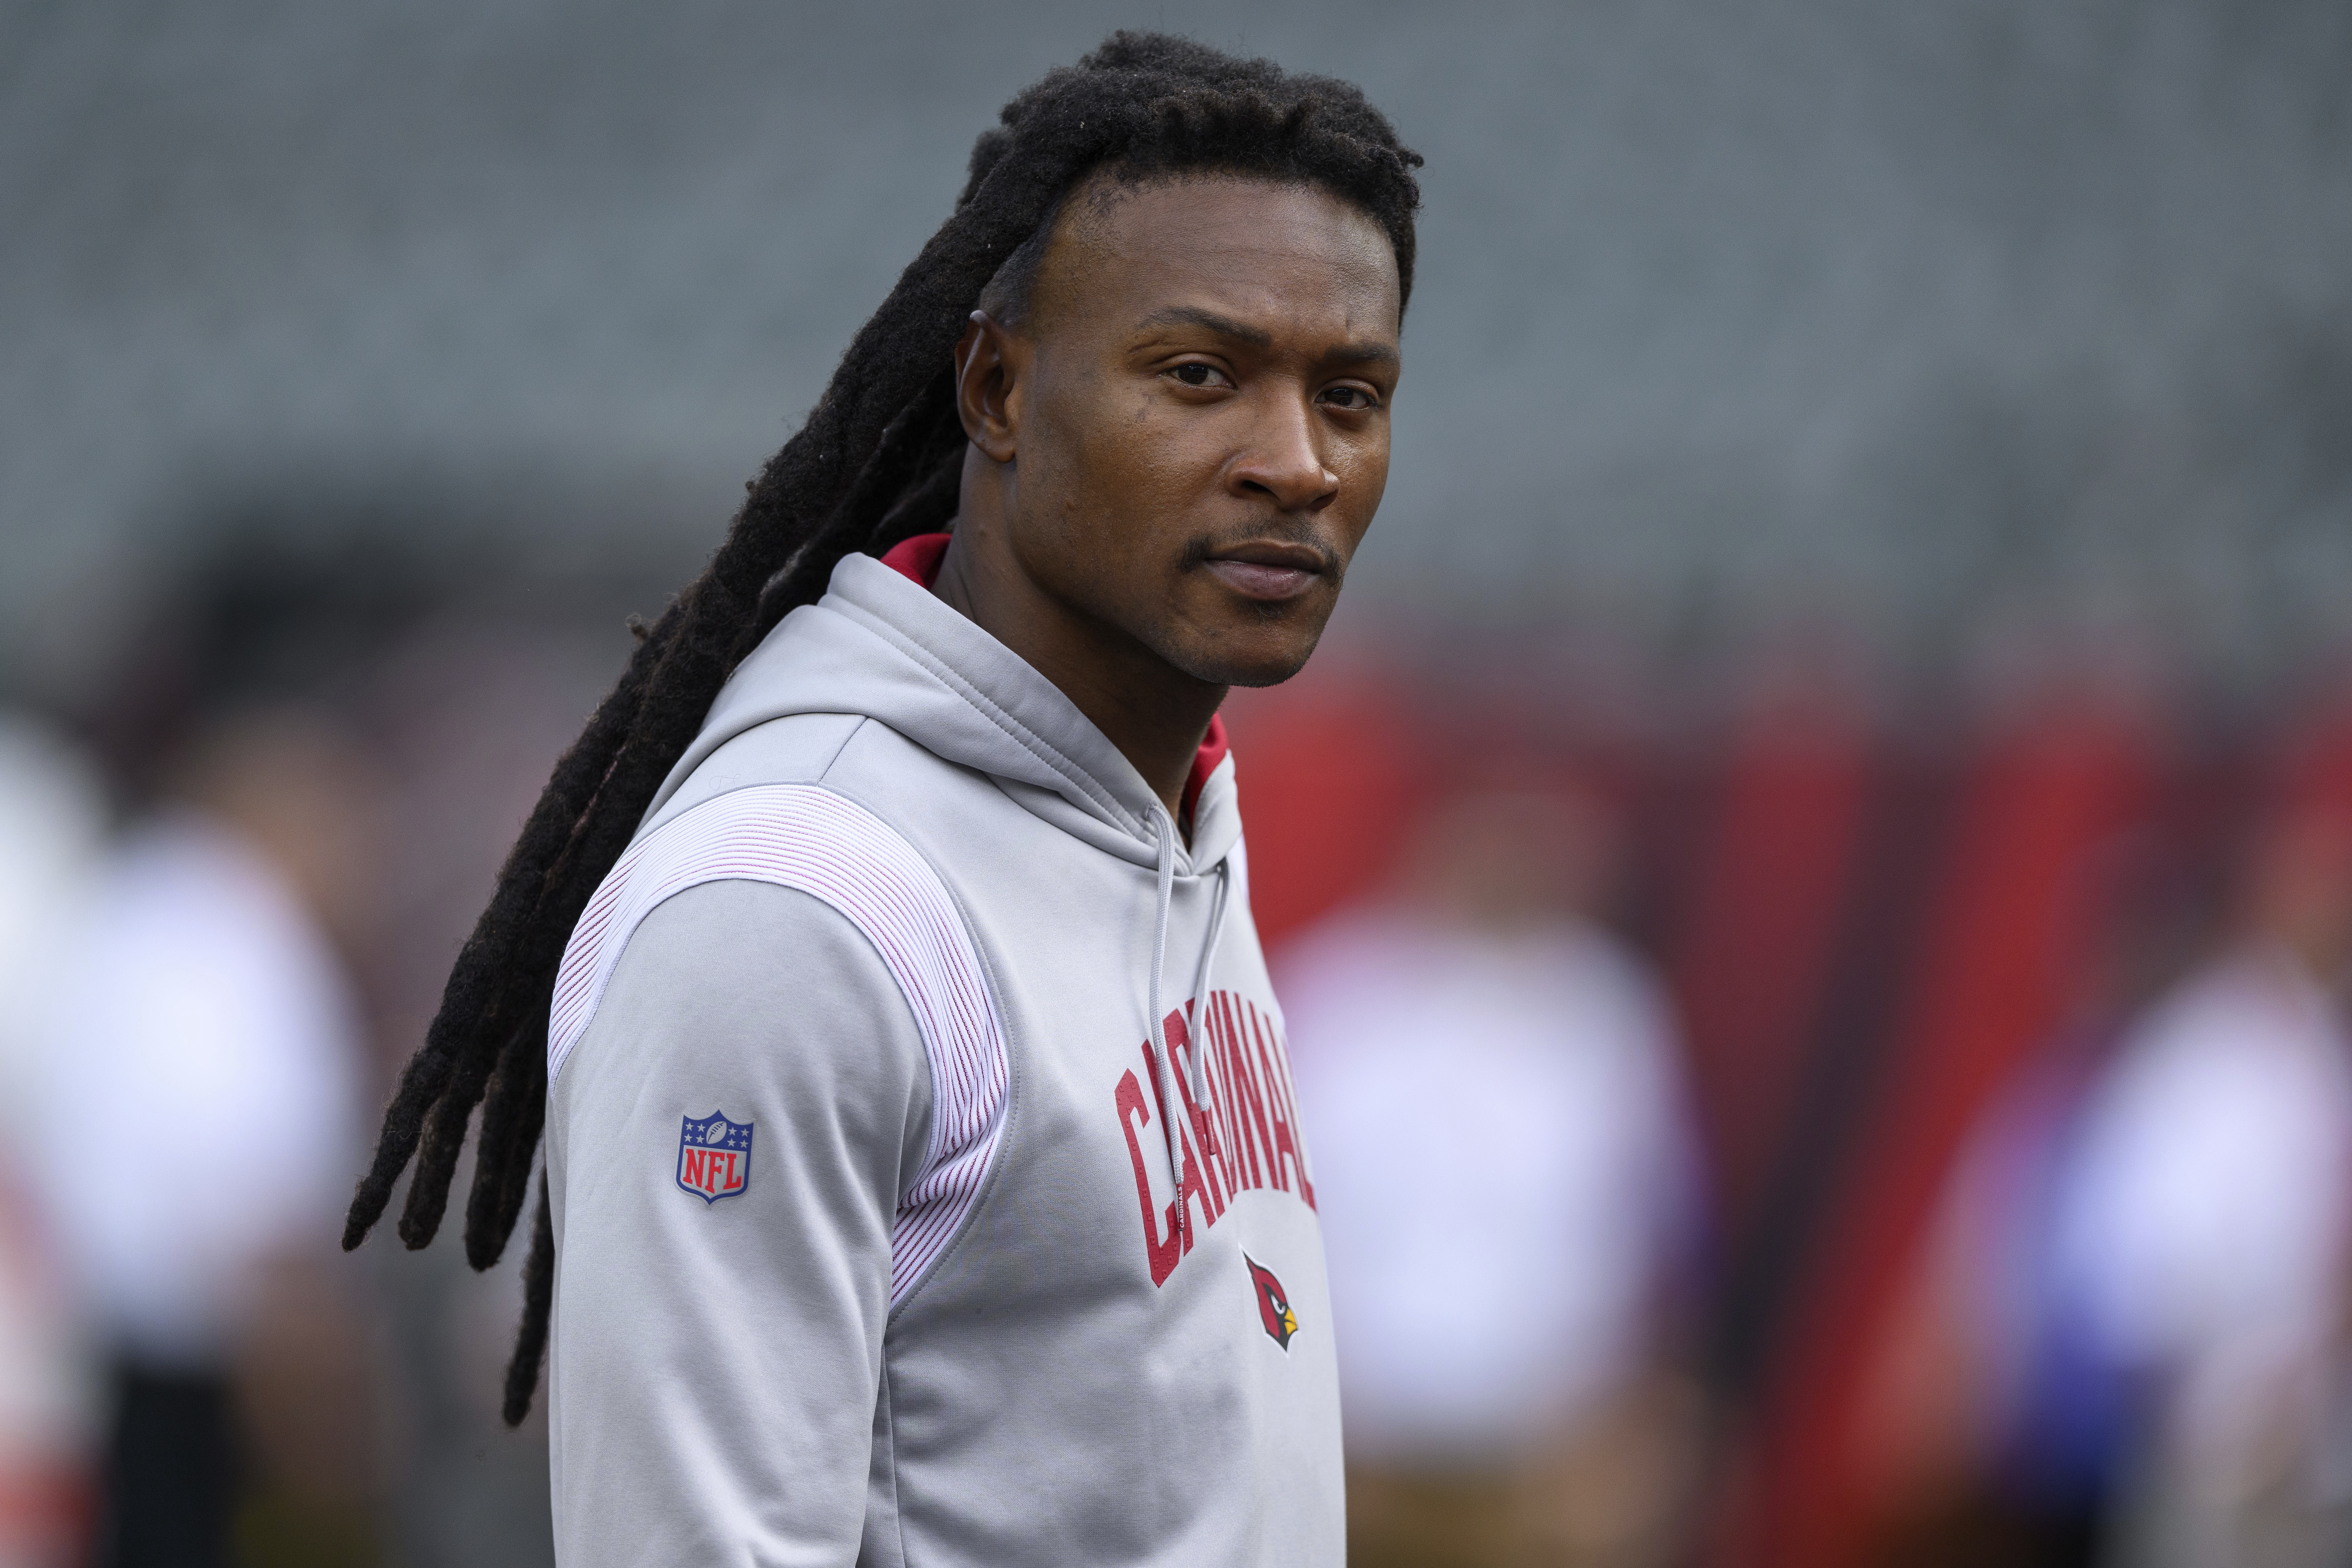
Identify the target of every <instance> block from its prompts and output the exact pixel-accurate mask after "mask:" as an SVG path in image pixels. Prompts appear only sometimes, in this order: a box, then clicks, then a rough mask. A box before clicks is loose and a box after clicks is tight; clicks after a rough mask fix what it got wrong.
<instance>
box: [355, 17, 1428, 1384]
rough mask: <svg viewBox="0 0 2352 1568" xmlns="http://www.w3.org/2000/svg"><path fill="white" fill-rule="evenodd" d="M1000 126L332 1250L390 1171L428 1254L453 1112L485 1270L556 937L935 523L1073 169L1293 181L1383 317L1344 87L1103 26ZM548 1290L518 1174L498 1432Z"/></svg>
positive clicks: (948, 509)
mask: <svg viewBox="0 0 2352 1568" xmlns="http://www.w3.org/2000/svg"><path fill="white" fill-rule="evenodd" d="M1000 119H1001V123H1000V124H998V125H997V126H995V127H993V128H992V129H990V130H989V131H987V132H983V133H982V136H981V138H980V140H979V142H978V143H977V144H976V145H975V146H974V147H973V149H972V153H971V175H970V178H969V179H967V180H966V182H965V184H964V188H963V193H962V195H960V196H959V197H958V198H957V200H956V205H955V211H954V214H953V215H952V216H950V217H949V219H948V220H947V222H946V223H945V224H943V225H941V226H940V230H939V232H938V233H937V234H935V235H933V236H932V237H931V239H930V242H929V244H927V245H925V246H924V247H923V250H922V254H921V255H919V256H918V257H917V258H915V260H914V263H913V264H912V265H911V266H909V267H908V268H907V269H906V271H905V272H904V273H902V274H900V275H899V278H898V286H897V287H896V288H894V289H891V291H890V295H889V297H888V298H887V299H886V300H883V302H882V307H881V309H880V310H877V311H876V312H875V313H874V316H873V318H872V319H871V320H870V321H867V322H866V325H865V326H864V327H863V328H861V329H860V330H859V331H858V333H857V336H856V338H855V339H854V340H853V341H852V342H851V343H850V346H849V352H848V353H846V354H845V355H843V357H842V361H841V364H840V367H839V368H838V369H837V370H835V372H834V375H833V381H832V383H831V384H829V385H828V386H827V387H826V388H825V390H824V395H823V396H822V397H820V398H819V399H818V400H817V404H816V407H815V409H814V411H813V412H812V413H811V414H810V415H809V417H808V421H807V423H806V424H805V425H803V426H802V427H801V429H800V431H799V432H798V433H797V434H796V435H794V436H793V437H792V438H791V439H790V440H789V441H787V442H786V443H785V444H784V447H783V449H782V451H780V452H778V453H777V454H776V455H775V457H774V458H772V459H770V460H769V462H768V465H767V467H766V468H765V469H764V470H762V471H761V475H760V477H759V478H758V479H756V480H754V481H752V482H751V484H750V485H748V486H747V487H746V489H747V492H748V494H747V497H746V499H745V500H744V502H743V507H742V510H740V512H738V513H737V514H736V517H735V521H734V525H733V526H732V527H731V528H730V530H729V531H728V534H727V538H726V541H725V542H723V543H721V544H720V545H719V551H718V553H717V554H715V555H714V556H713V557H712V558H711V561H710V564H709V567H708V568H707V569H706V570H705V571H704V572H703V574H702V575H701V576H699V577H698V578H697V579H695V581H694V582H693V583H691V584H688V586H687V588H686V589H685V591H684V592H682V593H681V594H679V595H678V596H677V599H676V600H675V601H673V602H672V603H671V605H670V606H669V608H668V609H667V611H666V612H665V613H664V614H663V615H662V616H661V617H660V618H659V620H657V621H656V622H655V623H654V624H653V626H651V627H649V628H642V629H640V631H639V637H640V638H641V641H640V642H639V645H638V647H637V648H636V651H635V654H634V655H633V656H632V657H631V658H630V660H629V666H628V669H627V671H626V672H625V674H623V676H622V677H621V679H620V682H619V684H617V685H616V686H615V687H614V689H613V691H612V694H611V695H610V696H608V697H606V698H605V699H604V702H603V703H602V704H601V705H600V706H599V707H598V708H597V710H596V711H595V714H594V716H593V718H591V719H590V720H589V721H588V726H587V728H586V729H585V730H584V731H583V732H582V733H581V736H580V738H579V740H577V741H576V742H573V743H572V749H571V750H570V751H569V752H565V753H564V755H563V758H562V761H561V762H559V763H557V764H556V767H555V773H554V776H553V777H551V779H549V781H548V784H547V790H546V793H545V794H543V795H541V797H540V801H539V805H538V806H537V807H536V808H535V809H533V811H532V812H531V814H530V819H529V821H528V822H527V823H526V824H525V826H524V827H523V830H522V835H521V837H520V838H519V839H518V840H517V841H516V843H515V847H514V848H513V849H512V851H510V852H509V855H508V857H507V860H506V864H505V866H504V867H503V868H501V869H500V871H499V880H498V887H497V889H496V890H495V891H494V892H493V893H492V894H491V895H490V902H489V907H488V909H486V910H484V911H483V912H482V916H481V919H480V921H478V922H477V924H476V925H475V927H474V932H473V935H472V936H471V937H470V938H468V939H467V942H466V945H465V946H464V948H463V949H462V950H460V952H458V955H457V963H456V966H455V967H454V968H453V970H452V971H451V973H450V975H449V984H448V987H447V989H446V991H445V992H444V994H443V995H442V999H441V1009H440V1012H439V1013H438V1014H437V1015H436V1016H435V1018H434V1020H433V1023H432V1026H431V1027H430V1028H429V1029H428V1030H427V1031H426V1033H425V1043H424V1045H423V1047H421V1048H420V1049H419V1050H418V1051H417V1053H416V1055H415V1057H414V1058H411V1059H410V1061H409V1063H408V1066H407V1068H406V1069H405V1070H404V1072H403V1073H402V1074H401V1079H400V1084H399V1087H398V1089H395V1090H394V1094H393V1098H392V1102H391V1105H390V1106H389V1107H388V1108H387V1109H386V1110H385V1111H384V1118H383V1134H382V1136H381V1138H380V1139H379V1141H378V1142H377V1144H376V1151H375V1158H374V1161H373V1163H372V1164H371V1165H370V1167H369V1169H368V1171H367V1173H366V1174H365V1175H363V1176H362V1177H361V1178H360V1183H359V1190H358V1192H357V1194H355V1195H354V1196H353V1197H352V1208H351V1215H350V1217H349V1219H348V1220H347V1221H346V1223H345V1226H344V1229H343V1246H344V1247H345V1248H346V1249H349V1248H352V1247H357V1246H358V1245H359V1244H360V1242H361V1241H362V1239H364V1238H365V1237H366V1236H367V1234H368V1231H369V1230H370V1229H371V1228H372V1227H373V1226H374V1225H375V1222H376V1221H377V1220H378V1219H379V1218H381V1217H382V1216H383V1211H384V1209H385V1207H386V1206H387V1205H389V1204H390V1203H391V1200H392V1194H393V1188H394V1184H396V1183H397V1182H398V1181H399V1179H400V1174H401V1173H402V1171H403V1170H404V1169H405V1168H406V1167H407V1165H408V1163H409V1162H410V1160H411V1159H412V1158H413V1159H414V1160H415V1162H416V1173H415V1178H414V1179H413V1180H412V1181H411V1182H410V1184H409V1189H408V1202H407V1205H406V1207H405V1208H404V1209H403V1211H402V1213H401V1216H400V1237H401V1239H402V1240H403V1241H404V1242H406V1243H407V1244H408V1245H409V1246H410V1247H423V1246H425V1244H426V1243H428V1242H430V1241H431V1240H432V1239H433V1237H434V1236H435V1234H436V1232H437V1231H438V1230H439V1229H440V1226H441V1220H442V1215H443V1213H444V1211H445V1210H446V1207H447V1205H448V1201H449V1186H450V1182H451V1180H452V1178H453V1177H454V1175H455V1174H456V1172H457V1162H458V1155H459V1152H460V1150H461V1149H462V1147H463V1145H464V1142H465V1138H466V1128H467V1122H468V1121H470V1120H471V1118H472V1115H473V1112H474V1109H475V1107H476V1106H479V1107H480V1108H481V1112H482V1124H481V1133H480V1137H479V1139H478V1142H477V1147H476V1156H475V1166H474V1184H473V1191H472V1194H471V1195H470V1196H469V1197H468V1198H467V1204H466V1257H467V1261H468V1262H470V1263H471V1264H472V1265H473V1266H474V1267H475V1268H489V1267H490V1266H491V1265H492V1264H494V1263H496V1262H497V1261H498V1260H499V1257H500V1255H501V1254H502V1253H503V1252H504V1251H505V1249H506V1244H507V1240H508V1238H509V1237H510V1236H511V1235H512V1234H513V1231H514V1226H515V1221H516V1220H517V1218H518V1217H520V1214H521V1212H522V1205H523V1200H524V1197H525V1196H526V1194H528V1192H529V1190H530V1171H531V1165H532V1163H533V1160H534V1157H535V1155H536V1152H537V1150H538V1147H539V1141H540V1133H541V1128H542V1125H543V1123H544V1121H545V1119H546V1110H547V1027H548V1012H549V1007H550V1004H551V997H552V995H553V992H554V984H555V976H556V971H557V968H558V966H559V965H560V964H561V963H562V956H563V949H564V945H565V943H566V942H567V941H568V940H569V938H570V936H571V932H572V926H573V924H574V923H575V922H576V921H578V920H579V918H580V914H581V911H582V910H583V909H585V908H586V907H587V903H588V900H589V898H590V896H591V895H592V894H593V892H594V891H595V889H596V886H597V884H598V883H599V882H600V881H601V880H602V879H604V875H605V873H606V872H607V871H609V870H611V868H612V867H613V864H614V861H615V860H617V859H618V858H620V855H621V852H622V850H623V849H624V848H625V847H626V846H627V844H628V841H629V838H630V837H631V836H632V835H633V834H634V833H635V830H636V827H637V825H638V822H639V821H640V819H641V818H642V816H644V813H645V810H646V806H647V805H648V804H649V803H650V802H651V801H652V799H653V795H654V792H655V791H656V789H657V788H658V787H659V786H660V784H661V782H662V780H663V778H664V777H666V776H667V773H669V770H670V768H671V766H672V765H673V764H674V763H677V759H678V758H679V756H680V755H682V754H683V753H684V752H685V751H686V748H687V746H688V744H689V743H690V742H692V741H693V739H694V736H695V734H696V732H697V731H698V729H699V728H700V727H701V724H702V721H703V719H704V716H705V715H706V714H707V713H708V711H709V707H710V704H711V700H713V699H714V698H715V697H716V696H717V695H718V692H719V685H720V683H721V682H723V681H724V680H725V679H727V677H728V675H729V673H730V671H731V670H733V669H734V668H735V666H736V664H737V663H738V662H739V661H740V660H741V659H742V658H743V657H744V656H745V655H746V654H748V653H749V652H750V651H751V649H752V648H753V647H756V646H757V645H758V644H759V642H760V640H761V638H762V637H765V636H766V635H767V634H768V633H769V632H770V631H771V630H772V629H773V627H774V626H775V625H776V623H777V622H779V621H781V620H782V618H783V617H784V616H785V614H786V613H787V612H789V611H791V610H792V609H793V608H794V607H796V606H798V605H805V604H809V603H812V602H814V600H815V599H816V598H817V596H818V595H820V594H821V593H822V592H823V591H824V585H825V583H826V581H827V579H828V578H830V576H831V575H832V573H833V569H834V566H835V563H838V562H839V561H840V560H841V559H842V558H843V557H844V556H845V555H848V554H851V553H853V552H869V553H879V552H882V551H884V550H887V548H888V547H889V546H891V545H892V544H895V543H897V542H899V541H900V540H903V539H906V538H908V537H910V536H912V535H914V534H918V533H924V532H932V531H939V530H940V529H942V528H944V527H947V526H948V525H949V524H950V521H952V519H953V516H954V513H955V509H956V502H957V495H958V489H959V485H960V479H961V470H962V463H963V455H964V449H965V445H966V442H965V437H964V432H963V426H962V425H961V422H960V420H959V418H958V416H957V412H956V390H955V377H954V373H953V370H952V363H953V357H954V350H955V345H956V342H957V341H958V340H959V339H960V338H961V335H962V333H963V331H964V328H965V323H966V320H967V318H968V316H969V314H970V312H971V310H973V309H974V308H975V306H978V305H980V304H981V303H982V300H986V301H987V303H988V304H989V305H990V306H991V307H993V308H995V309H996V310H997V311H998V313H999V314H1000V315H1003V314H1004V313H1006V312H1008V311H1013V312H1017V310H1018V309H1019V308H1020V305H1021V303H1022V298H1021V297H1022V296H1023V295H1024V294H1025V291H1026V285H1027V283H1028V280H1029V277H1030V275H1031V274H1032V273H1034V269H1035V264H1036V260H1037V258H1038V257H1039V256H1040V255H1041V254H1042V252H1043V250H1044V248H1045V239H1046V237H1047V236H1048V234H1049V232H1050V230H1051V228H1052V226H1053V225H1054V222H1055V215H1056V214H1057V213H1058V211H1059V210H1060V206H1061V204H1062V201H1063V199H1064V197H1065V196H1066V195H1068V194H1069V193H1070V192H1071V191H1072V190H1073V189H1074V188H1075V187H1076V186H1077V185H1078V184H1080V183H1081V182H1082V181H1084V180H1087V178H1089V177H1091V176H1094V175H1097V174H1100V175H1102V176H1104V177H1107V178H1110V179H1113V180H1116V181H1118V182H1120V183H1122V184H1143V183H1147V182H1150V181H1151V180H1154V179H1162V178H1168V177H1172V176H1181V175H1184V174H1242V175H1247V176H1253V177H1260V178H1267V179H1273V180H1276V181H1280V182H1283V183H1286V184H1303V185H1311V186H1314V187H1316V188H1318V189H1320V190H1324V191H1327V192H1328V193H1329V194H1330V195H1335V196H1337V197H1339V198H1340V199H1341V200H1343V201H1346V202H1348V203H1349V204H1351V205H1355V206H1356V207H1358V208H1360V210H1361V211H1363V212H1364V213H1365V214H1366V215H1367V216H1370V217H1371V218H1372V219H1373V220H1374V221H1375V222H1377V223H1379V224H1380V225H1381V227H1382V228H1383V229H1384V230H1385V231H1386V233H1387V235H1388V237H1389V242H1390V244H1391V246H1392V247H1394V249H1395V252H1396V262H1397V277H1398V283H1399V286H1400V290H1401V292H1400V301H1401V302H1402V299H1403V298H1406V297H1409V296H1410V294H1411V292H1412V264H1413V214H1414V211H1415V208H1416V207H1417V206H1418V205H1419V202H1420V192H1419V188H1418V186H1417V184H1415V181H1414V177H1413V173H1412V171H1413V170H1414V168H1416V167H1417V166H1418V165H1419V164H1420V163H1421V158H1420V157H1419V155H1418V154H1416V153H1412V151H1410V150H1409V149H1407V148H1406V147H1404V146H1403V145H1402V143H1401V142H1398V140H1397V136H1396V132H1395V130H1394V129H1393V128H1392V127H1391V125H1390V124H1389V122H1388V121H1387V119H1386V118H1385V117H1384V116H1382V115H1381V113H1380V111H1379V110H1375V109H1373V108H1372V107H1371V106H1370V104H1369V103H1367V102H1366V101H1365V100H1364V95H1363V93H1362V92H1361V91H1360V89H1357V88H1355V87H1354V86H1351V85H1350V84H1349V83H1347V82H1343V81H1339V80H1335V79H1331V78H1328V77H1320V76H1307V75H1295V74H1291V73H1287V72H1285V71H1283V70H1282V69H1281V68H1278V67H1276V65H1274V64H1273V63H1272V62H1270V61H1266V60H1244V59H1238V58H1234V57H1232V56H1229V55H1225V54H1222V53H1220V52H1218V51H1217V50H1214V49H1212V48H1208V47H1204V46H1202V45H1200V44H1196V43H1192V42H1190V41H1188V40H1185V39H1182V38H1176V37H1168V36H1166V35H1163V34H1151V33H1129V32H1120V33H1115V34H1113V35H1112V36H1111V37H1110V38H1109V39H1108V41H1106V42H1105V43H1104V44H1103V46H1102V47H1100V48H1098V49H1097V50H1095V52H1094V53H1092V54H1090V55H1088V56H1087V57H1086V58H1084V59H1082V60H1081V61H1079V62H1078V64H1077V65H1076V66H1074V67H1063V68H1057V69H1055V70H1054V71H1051V72H1049V73H1048V74H1047V75H1046V76H1045V78H1044V79H1042V80H1040V81H1038V82H1037V83H1036V84H1035V85H1034V86H1033V87H1031V88H1029V89H1027V90H1025V91H1024V92H1023V93H1021V95H1020V96H1018V97H1017V98H1015V99H1014V100H1013V101H1012V102H1011V103H1009V104H1007V105H1006V106H1005V107H1004V110H1003V114H1002V116H1001V117H1000ZM554 1276H555V1240H554V1235H553V1231H552V1229H551V1223H550V1219H549V1211H548V1195H547V1181H546V1177H545V1175H544V1174H543V1173H542V1175H541V1179H540V1183H539V1207H538V1218H537V1220H536V1222H535V1224H534V1226H533V1231H532V1237H531V1245H530V1257H529V1258H528V1260H527V1261H526V1263H525V1266H524V1284H525V1295H524V1308H523V1319H522V1326H521V1329H520V1332H519V1334H518V1335H517V1339H516V1343H515V1352H514V1360H513V1362H512V1363H511V1364H510V1365H509V1367H508V1369H507V1380H506V1419H507V1421H508V1423H509V1425H513V1424H517V1423H520V1421H521V1420H522V1418H523V1416H524V1415H525V1414H526V1413H527V1412H528V1411H529V1409H530V1399H531V1394H532V1393H533V1392H534V1390H536V1388H537V1387H538V1384H539V1372H540V1363H541V1359H542V1358H543V1356H544V1353H545V1351H546V1346H547V1329H548V1314H549V1309H550V1304H551V1297H552V1294H553V1288H554Z"/></svg>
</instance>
